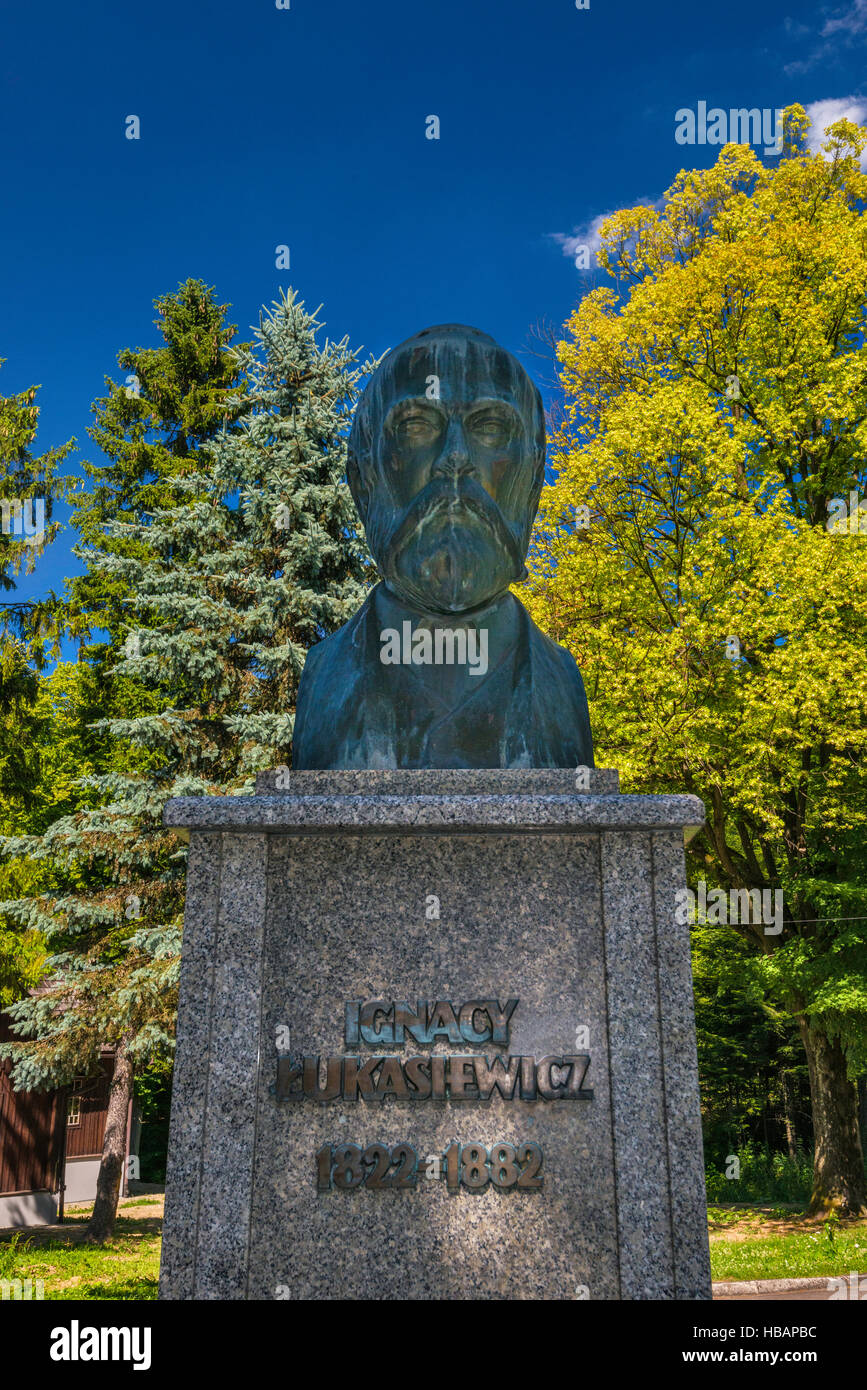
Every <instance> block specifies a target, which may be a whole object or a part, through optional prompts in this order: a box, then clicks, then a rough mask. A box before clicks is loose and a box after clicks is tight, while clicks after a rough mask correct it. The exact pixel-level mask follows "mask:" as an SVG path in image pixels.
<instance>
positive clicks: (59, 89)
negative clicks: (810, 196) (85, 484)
mask: <svg viewBox="0 0 867 1390" xmlns="http://www.w3.org/2000/svg"><path fill="white" fill-rule="evenodd" d="M3 28H4V43H3V51H2V55H0V68H2V83H0V129H2V130H3V131H4V136H5V138H4V141H3V147H4V180H3V181H4V188H5V190H6V194H7V202H6V207H5V210H4V216H3V218H2V222H0V248H2V254H0V357H4V358H6V359H7V361H6V365H5V366H4V367H3V369H2V371H0V391H2V392H3V393H4V394H11V393H13V392H16V391H20V390H23V389H25V388H26V387H28V386H30V385H31V384H35V383H40V384H41V386H42V390H41V391H40V393H39V397H38V401H39V403H41V407H42V412H41V416H40V433H39V436H38V439H37V448H38V449H39V450H41V449H44V448H47V447H49V446H50V445H53V444H59V443H61V442H62V441H64V440H65V439H67V438H69V437H70V436H71V435H75V436H76V437H77V439H78V444H79V449H80V452H81V454H83V455H84V456H85V457H88V458H92V459H93V458H96V457H97V451H96V449H95V446H94V445H93V444H92V443H91V441H90V440H89V439H88V437H87V434H86V429H87V425H88V424H89V423H90V419H91V415H90V405H91V402H92V401H93V400H94V398H95V397H96V396H97V395H99V394H101V393H102V390H103V378H104V376H105V375H106V374H112V375H114V376H115V378H116V379H119V378H120V375H121V374H120V372H119V369H118V368H117V365H116V354H117V352H118V350H119V349H120V348H121V347H123V346H147V345H150V344H155V343H156V342H157V335H156V330H155V329H154V328H153V326H152V320H153V318H154V311H153V303H152V302H153V300H154V298H155V297H156V296H157V295H159V294H162V293H164V292H167V291H171V290H173V289H175V288H176V286H177V284H178V283H179V281H182V280H184V279H186V278H187V277H188V276H196V277H199V278H201V279H203V280H205V281H206V282H207V283H208V284H212V285H214V286H215V287H216V290H217V292H218V294H219V296H220V299H221V300H222V301H224V302H225V301H228V302H229V303H231V305H232V321H233V322H236V323H238V325H239V327H240V329H241V335H244V334H245V333H246V330H247V329H248V326H249V325H250V324H251V323H252V322H253V321H254V320H255V319H256V318H257V315H258V307H259V305H260V304H261V303H263V302H270V301H271V300H272V299H273V298H274V297H275V295H276V293H277V289H278V287H279V286H280V285H288V284H291V285H293V286H294V287H295V288H296V289H297V290H298V292H299V293H300V295H301V296H302V298H303V299H304V300H305V301H306V303H307V305H308V306H309V307H311V308H313V307H315V306H316V305H317V304H319V303H320V302H321V303H323V304H324V310H323V314H322V317H323V318H324V319H325V321H326V323H327V331H328V333H329V335H330V336H332V337H338V338H339V337H342V336H343V334H344V333H347V334H349V337H350V341H351V342H352V343H353V345H356V346H363V347H364V348H365V349H366V350H368V351H372V352H374V353H376V354H379V353H381V352H382V351H384V350H385V349H386V348H388V347H390V346H392V345H393V344H394V343H397V342H399V341H401V340H402V339H403V338H406V337H408V336H409V335H410V334H411V333H413V332H414V331H416V330H417V329H419V328H421V327H424V326H425V325H428V324H432V323H442V322H448V321H452V320H458V321H461V322H465V323H470V324H474V325H476V326H477V327H479V328H482V329H484V330H485V331H487V332H489V333H492V334H493V335H494V336H495V337H497V338H498V339H500V340H501V341H502V342H503V343H504V344H506V345H507V346H508V347H510V348H511V349H512V350H513V351H518V352H520V351H521V350H522V349H524V350H529V349H530V348H531V347H532V340H531V330H532V326H533V324H534V323H536V322H538V321H539V320H541V319H545V320H548V321H551V322H553V323H555V324H558V325H559V324H561V323H562V322H563V321H564V319H565V318H566V317H567V315H568V314H569V311H570V309H571V308H572V306H573V304H574V303H575V301H576V299H577V298H578V297H579V296H580V294H581V292H582V289H583V288H585V287H586V286H587V284H588V279H589V278H594V276H593V272H591V273H590V277H588V275H587V274H586V273H582V272H581V271H579V270H577V269H576V267H575V263H574V255H573V254H566V252H567V251H569V249H570V247H571V246H572V245H573V242H572V241H570V240H569V238H570V237H572V238H573V239H574V241H587V242H589V243H590V244H592V233H593V228H594V226H596V225H598V220H599V219H600V218H601V216H602V215H604V214H605V213H607V212H609V211H612V210H614V209H616V208H618V207H623V206H628V205H630V204H633V203H635V202H638V201H646V200H654V199H658V198H659V197H660V195H661V194H662V193H663V191H664V190H665V189H666V188H667V187H668V186H669V185H670V184H671V182H672V181H673V179H674V178H675V176H676V174H677V172H678V170H679V169H680V168H682V167H698V166H706V165H709V164H710V163H712V162H713V160H714V158H715V157H716V154H717V153H718V151H717V149H716V148H714V147H713V146H710V145H692V146H684V145H679V144H677V143H676V142H675V139H674V132H675V124H676V123H675V113H676V112H677V111H678V110H679V109H681V108H693V109H696V108H697V106H698V103H699V102H700V101H704V102H706V104H707V106H708V107H719V108H723V109H725V110H728V109H730V108H733V107H758V108H771V109H773V108H779V107H783V106H786V105H787V104H789V103H790V102H792V101H801V102H802V103H803V104H804V105H805V106H808V107H810V106H815V111H816V114H817V116H819V117H820V118H824V119H825V121H826V122H827V120H828V119H833V118H834V117H835V116H836V115H838V114H841V113H842V112H843V111H844V110H845V111H847V112H848V113H850V114H852V115H853V116H854V118H856V119H862V120H863V119H864V118H865V116H867V100H862V98H861V90H862V82H863V85H864V87H865V89H867V80H864V79H863V78H862V73H863V63H864V57H865V46H867V0H854V3H853V0H847V3H844V4H842V5H839V6H834V5H830V6H827V7H822V6H807V5H805V4H803V3H801V4H800V5H799V7H798V8H797V9H795V8H793V5H792V3H791V0H786V3H768V2H767V0H764V3H762V4H761V5H758V4H756V3H755V0H734V3H728V4H726V5H700V4H697V3H695V0H689V3H683V2H682V0H673V2H672V0H668V2H667V3H665V4H660V3H657V4H653V3H643V4H639V3H636V0H590V8H589V9H587V10H578V9H577V8H576V6H575V3H574V0H499V2H498V0H460V3H459V2H458V0H440V2H439V3H435V0H429V2H428V0H367V3H366V4H362V3H359V0H291V8H290V9H288V10H278V9H277V8H276V5H275V3H274V0H237V2H236V3H227V0H211V3H209V4H207V5H206V4H203V3H202V2H201V0H198V3H195V4H194V3H191V0H174V2H173V3H171V4H169V3H167V0H148V3H147V4H146V5H118V4H117V3H116V0H115V3H107V2H106V0H89V3H88V4H87V5H86V6H84V7H77V6H70V5H68V4H60V3H56V0H48V3H45V2H43V3H40V4H39V5H38V6H34V5H30V6H26V5H20V6H15V7H11V6H10V7H8V8H7V11H6V13H5V14H4V21H3ZM819 103H821V105H818V104H819ZM129 115H137V116H138V117H139V119H140V122H141V138H140V139H139V140H128V139H127V138H126V137H125V129H126V124H125V123H126V118H127V117H128V116H129ZM430 115H436V116H438V117H439V120H440V138H439V140H429V139H426V138H425V124H426V118H427V117H428V116H430ZM283 244H285V245H288V246H289V248H290V256H291V269H290V270H289V271H286V270H277V269H276V266H275V249H276V247H277V246H279V245H283ZM597 275H598V272H597ZM524 361H525V363H526V364H527V366H528V368H529V369H530V370H531V371H532V372H535V373H536V374H537V375H541V376H544V375H545V373H546V371H547V368H546V367H545V364H544V363H543V362H541V361H540V360H539V359H536V358H534V357H532V356H525V358H524ZM63 514H64V511H63V509H61V513H60V515H61V516H62V515H63ZM72 540H73V536H72V535H71V533H70V532H69V531H66V532H65V533H63V535H62V536H61V538H60V539H59V540H58V541H57V542H56V543H55V544H54V545H53V546H52V547H51V549H50V550H49V551H48V552H47V553H46V555H45V556H44V557H43V558H42V559H41V560H40V562H39V564H38V566H37V569H36V572H35V574H34V575H33V576H32V577H30V578H22V580H21V582H20V585H19V594H20V595H21V596H22V597H27V596H29V595H32V594H37V593H44V592H45V591H46V590H47V588H48V587H55V588H58V587H59V586H60V585H61V584H62V579H63V576H64V575H65V574H67V573H70V572H72V568H73V566H77V562H75V561H74V560H73V559H72V557H71V556H70V553H69V547H70V545H71V543H72Z"/></svg>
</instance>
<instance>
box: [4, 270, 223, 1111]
mask: <svg viewBox="0 0 867 1390" xmlns="http://www.w3.org/2000/svg"><path fill="white" fill-rule="evenodd" d="M156 307H157V309H158V312H159V318H158V320H157V323H158V326H159V328H160V331H161V334H162V337H163V345H162V346H160V347H158V348H154V349H141V348H140V349H137V350H135V351H132V350H127V351H124V352H122V353H121V354H120V356H119V361H120V364H121V366H122V367H125V368H127V369H128V370H129V371H130V375H131V376H133V375H134V377H135V380H134V381H128V382H124V383H123V384H116V383H113V382H111V381H109V382H108V386H109V392H108V395H107V396H106V397H105V398H103V399H102V400H101V401H99V402H97V405H96V408H95V409H96V423H95V425H94V427H93V430H92V431H91V433H92V435H93V437H94V438H95V439H96V440H97V442H99V443H100V445H101V446H102V447H103V448H104V450H105V452H106V455H107V459H108V461H107V463H105V464H104V465H102V466H99V467H96V466H93V465H90V464H87V465H85V470H86V473H87V476H88V478H89V479H90V481H91V487H90V490H89V491H88V492H87V493H86V494H85V495H82V496H80V497H78V498H77V499H76V506H75V519H76V524H77V526H78V527H79V530H80V532H81V534H82V537H83V539H84V541H86V543H87V551H86V553H87V554H88V556H89V557H90V558H91V560H92V561H93V563H91V564H90V565H89V567H88V571H87V573H86V574H84V575H83V576H80V577H79V578H77V579H75V580H73V581H71V584H70V591H69V596H68V602H67V606H66V610H65V618H66V622H67V626H68V630H69V631H71V632H72V633H73V635H77V636H79V637H80V638H81V640H82V647H81V658H82V659H81V660H80V661H79V663H78V665H77V666H75V667H70V666H66V665H63V664H61V665H60V666H59V667H58V668H57V670H56V671H55V673H54V674H53V675H52V677H51V678H50V679H49V680H48V681H46V682H44V683H43V686H42V688H41V691H40V696H39V698H38V699H37V701H36V703H35V705H33V706H32V710H33V718H34V719H36V720H37V721H39V722H40V734H41V737H40V739H39V740H37V741H36V743H35V745H34V744H31V749H32V752H31V757H32V758H37V757H38V763H39V765H38V768H37V767H35V766H34V767H33V768H32V769H31V775H32V785H33V790H32V791H31V792H30V795H29V804H28V805H27V806H25V805H24V804H23V802H22V804H21V805H19V807H18V808H17V811H18V814H17V815H10V817H9V818H7V823H6V824H4V825H2V826H0V830H2V831H3V832H5V833H4V834H3V836H2V838H0V853H2V854H3V855H4V856H5V858H6V860H7V865H6V869H5V870H4V871H3V872H4V881H3V886H4V887H6V886H7V884H8V885H9V886H10V887H11V888H12V890H13V892H14V890H15V889H16V888H18V896H15V897H13V896H9V897H7V898H6V899H5V901H3V902H2V903H0V921H2V922H3V925H4V929H5V931H6V933H7V937H9V936H14V935H15V934H16V933H17V935H18V939H19V940H20V941H22V942H23V941H28V940H34V939H38V940H41V941H42V942H43V943H44V949H46V950H47V951H48V952H49V953H50V954H49V955H48V957H47V959H46V961H45V964H44V969H45V978H44V979H43V980H42V982H41V985H40V990H39V993H38V994H37V995H35V996H30V997H27V998H23V999H19V1000H18V1002H17V1003H16V1004H15V1005H14V1007H13V1009H12V1010H10V1012H11V1014H12V1016H13V1017H14V1019H15V1020H16V1023H17V1024H18V1025H19V1027H18V1035H19V1037H21V1038H23V1039H26V1040H27V1041H23V1042H19V1043H12V1044H8V1045H6V1047H5V1049H4V1050H5V1052H6V1054H7V1055H9V1056H12V1057H13V1058H14V1059H15V1063H16V1065H15V1071H14V1076H15V1082H16V1085H18V1086H19V1087H21V1086H35V1085H39V1084H42V1085H44V1084H53V1083H57V1082H62V1081H65V1080H67V1079H69V1077H70V1076H71V1075H73V1074H75V1073H88V1072H92V1071H93V1070H94V1069H95V1068H96V1065H97V1062H98V1057H99V1049H100V1047H101V1046H106V1045H115V1046H122V1047H123V1048H124V1049H125V1051H126V1052H127V1053H128V1054H129V1055H130V1056H131V1057H132V1058H133V1060H134V1061H135V1062H136V1063H138V1064H141V1063H143V1062H145V1061H146V1060H147V1059H148V1058H150V1057H152V1056H159V1055H164V1054H165V1053H166V1052H167V1051H169V1050H170V1049H171V1046H172V1035H173V1031H174V1000H175V996H176V985H177V973H178V952H179V940H180V918H181V910H182V880H183V853H182V850H181V848H180V847H179V845H178V843H177V841H176V839H175V837H173V836H171V835H168V834H166V833H165V832H163V830H162V828H161V825H160V823H159V807H158V806H157V807H155V806H154V805H153V804H147V805H144V806H142V805H138V804H132V803H131V802H130V801H129V799H128V798H127V799H124V795H123V789H124V787H125V786H127V784H128V782H129V779H132V781H133V783H134V785H136V786H138V785H139V782H138V779H140V777H141V776H142V774H143V773H145V772H146V771H148V770H149V769H153V768H154V767H155V766H156V765H157V764H158V762H159V758H158V757H156V756H155V755H153V754H151V753H148V752H147V751H146V750H144V751H143V750H141V749H139V748H137V747H132V746H130V745H129V744H127V743H125V742H124V741H123V740H122V739H119V738H117V737H111V736H106V731H105V729H104V727H103V726H102V723H101V721H104V720H106V718H108V719H110V718H111V717H112V716H113V715H115V716H120V715H121V714H122V715H123V717H124V718H125V719H135V718H142V719H146V718H147V717H148V716H149V715H150V714H152V713H153V712H154V711H155V710H156V709H158V708H159V703H160V695H159V694H158V693H155V692H153V691H150V690H149V689H148V688H147V686H146V685H144V684H143V683H142V682H140V681H138V680H136V679H135V678H134V677H133V676H131V675H130V674H129V673H127V672H124V671H118V670H117V669H116V667H117V649H118V647H119V645H120V643H121V642H122V640H123V637H124V636H125V633H126V630H127V628H128V625H129V621H130V614H129V610H130V608H131V609H132V610H133V612H134V613H136V614H137V615H138V616H139V617H140V618H145V617H146V614H145V613H144V612H143V610H142V609H141V606H140V604H139V602H138V596H137V595H136V593H135V592H134V591H133V590H131V589H130V588H129V587H126V586H125V585H124V583H123V580H122V578H120V577H118V575H117V574H116V573H111V572H110V568H111V560H112V558H114V557H115V555H116V552H117V551H118V550H119V551H121V552H125V550H126V549H127V548H128V546H129V541H128V540H127V539H124V540H121V541H118V540H117V539H116V538H115V536H114V535H113V534H112V533H111V528H110V526H109V524H108V522H109V518H111V517H116V516H117V515H118V514H120V515H124V516H134V517H136V519H141V518H142V517H143V516H144V514H145V508H146V507H147V506H148V505H153V504H154V503H155V502H159V501H160V500H164V499H165V498H166V497H168V496H169V495H171V494H170V489H171V487H172V484H173V481H174V479H175V478H176V476H178V475H179V474H183V473H184V472H185V471H186V472H190V471H193V470H195V469H196V468H197V467H203V468H205V467H206V466H207V464H206V462H205V460H204V459H203V460H202V461H201V462H199V461H198V450H199V449H200V448H201V449H204V447H205V445H206V443H207V441H208V440H210V439H211V438H213V436H214V435H215V434H216V433H217V431H218V429H222V426H223V422H224V420H225V419H226V418H227V415H228V414H229V413H230V410H231V407H230V406H229V405H228V403H227V396H228V391H229V388H230V387H233V386H235V385H237V383H238V380H239V378H238V370H237V364H236V362H235V360H234V358H232V357H231V356H230V354H229V350H228V346H229V343H230V341H231V339H232V337H233V335H234V329H233V328H232V327H230V326H226V325H225V323H224V312H225V311H224V307H223V306H220V305H218V304H217V303H216V302H215V300H214V297H213V292H212V291H211V290H208V289H207V288H206V286H204V285H203V284H202V283H201V282H199V281H187V282H186V284H184V285H182V286H181V287H180V288H179V290H178V292H177V294H176V295H173V296H164V297H163V298H162V299H160V300H158V301H157V306H156ZM147 548H148V547H147V540H146V538H145V539H143V540H141V541H140V542H139V543H138V545H137V548H136V554H137V556H138V557H139V558H140V557H141V556H143V555H144V554H146V553H147ZM82 553H85V552H84V551H82ZM98 561H103V562H104V563H103V567H102V568H100V567H99V564H98V563H97V562H98ZM94 630H98V634H99V636H98V640H96V641H94V642H91V643H90V645H87V642H88V639H89V637H90V635H91V634H92V633H93V631H94ZM37 750H38V751H37ZM28 780H30V778H28ZM145 801H146V802H147V797H145ZM12 810H13V811H14V810H15V808H14V807H13V808H12ZM9 821H11V824H9ZM15 832H17V833H15ZM24 864H26V866H27V868H26V871H25V870H23V869H22V867H21V866H22V865H24ZM25 872H26V875H29V877H25V878H24V879H22V878H21V875H22V873H25ZM9 874H11V876H12V878H11V882H10V879H9V876H8V875H9ZM22 889H23V890H24V891H23V892H22V891H21V890H22ZM9 954H11V953H9ZM31 983H32V975H31V977H30V978H28V977H27V976H26V974H25V972H24V971H23V970H22V969H21V968H19V969H18V972H17V987H18V989H19V990H20V988H21V987H22V986H23V985H25V984H31Z"/></svg>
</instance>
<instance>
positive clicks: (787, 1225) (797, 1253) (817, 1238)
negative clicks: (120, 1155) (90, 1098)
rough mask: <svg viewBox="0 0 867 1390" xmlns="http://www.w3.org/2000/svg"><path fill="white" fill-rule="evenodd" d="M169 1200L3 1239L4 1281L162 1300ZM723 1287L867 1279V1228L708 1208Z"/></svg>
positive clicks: (143, 1201)
mask: <svg viewBox="0 0 867 1390" xmlns="http://www.w3.org/2000/svg"><path fill="white" fill-rule="evenodd" d="M162 1212H163V1202H162V1197H159V1196H153V1197H136V1198H134V1199H133V1200H131V1201H127V1202H122V1203H121V1205H120V1209H119V1214H118V1219H117V1224H116V1226H115V1233H114V1237H113V1239H112V1240H111V1241H109V1243H108V1244H107V1245H105V1246H93V1245H87V1244H85V1243H84V1242H83V1241H82V1236H83V1234H84V1228H85V1226H86V1224H87V1218H88V1216H89V1214H90V1208H89V1207H84V1206H79V1207H71V1208H69V1215H68V1220H67V1221H66V1222H65V1223H64V1225H63V1226H62V1227H49V1228H46V1229H44V1230H43V1229H41V1228H38V1227H37V1228H36V1229H34V1230H31V1231H27V1232H24V1231H15V1232H14V1233H13V1234H12V1235H11V1236H10V1235H2V1236H0V1279H21V1280H22V1281H23V1280H25V1279H32V1280H33V1281H36V1280H37V1279H41V1280H42V1281H43V1284H44V1290H45V1298H46V1299H86V1300H92V1299H122V1300H129V1299H152V1298H156V1296H157V1281H158V1277H159V1263H160V1240H161V1231H162ZM708 1229H709V1232H710V1254H711V1269H712V1272H713V1277H714V1279H715V1280H720V1281H722V1280H733V1279H792V1278H804V1277H809V1276H814V1275H841V1274H842V1275H847V1274H849V1273H851V1272H852V1271H857V1272H858V1273H862V1274H864V1273H867V1221H838V1220H826V1219H813V1218H808V1217H807V1216H806V1215H805V1208H804V1206H803V1205H802V1204H798V1203H794V1202H788V1203H778V1204H776V1205H763V1206H746V1205H743V1206H711V1207H709V1208H708Z"/></svg>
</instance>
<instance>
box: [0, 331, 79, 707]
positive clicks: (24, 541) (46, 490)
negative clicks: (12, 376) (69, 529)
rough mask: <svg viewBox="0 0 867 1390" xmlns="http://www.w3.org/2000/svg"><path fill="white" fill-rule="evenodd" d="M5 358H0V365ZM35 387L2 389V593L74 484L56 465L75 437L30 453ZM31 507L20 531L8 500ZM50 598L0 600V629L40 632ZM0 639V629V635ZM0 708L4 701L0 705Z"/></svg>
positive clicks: (35, 553) (44, 541) (50, 530)
mask: <svg viewBox="0 0 867 1390" xmlns="http://www.w3.org/2000/svg"><path fill="white" fill-rule="evenodd" d="M5 360H6V359H5V358H0V367H2V365H3V362H4V361H5ZM38 389H39V388H38V387H36V386H31V387H30V388H29V389H28V390H27V391H22V392H20V393H19V394H18V395H15V396H2V395H0V502H6V503H7V504H10V505H9V507H8V513H9V514H8V516H6V515H4V517H3V520H4V522H5V525H3V526H0V594H2V593H8V592H9V591H10V590H12V589H14V588H15V579H14V576H15V575H16V574H18V573H20V571H21V570H22V569H23V570H24V572H25V573H26V574H32V573H33V571H34V568H35V566H36V561H37V559H38V558H39V556H40V555H41V554H42V553H43V551H44V550H45V547H46V546H47V545H50V543H51V541H52V540H53V539H54V537H55V536H56V535H57V532H58V530H59V523H58V522H56V521H53V520H52V513H53V510H54V503H55V501H56V500H57V499H58V498H59V497H64V496H66V495H67V493H68V492H69V491H70V490H71V488H72V487H73V483H74V480H73V479H72V478H71V477H68V476H62V475H61V474H60V473H59V472H58V469H59V467H60V465H61V463H62V462H63V461H64V459H65V458H66V457H67V456H68V455H69V453H70V452H71V451H72V449H73V447H74V443H75V441H74V440H69V442H68V443H66V444H62V445H60V446H59V447H58V448H55V449H49V450H48V451H47V452H46V453H44V454H42V455H41V456H40V457H38V458H34V456H33V453H32V450H31V446H32V444H33V442H34V440H35V439H36V432H37V429H38V424H39V406H37V405H35V404H34V401H35V399H36V392H37V390H38ZM28 500H29V504H30V508H31V511H30V513H29V515H28V519H29V520H30V521H32V523H33V529H34V534H33V535H31V536H27V535H25V534H24V519H23V518H22V517H21V516H19V517H18V518H17V532H18V534H16V520H15V519H14V517H13V512H12V510H11V504H12V503H13V501H14V502H18V503H26V502H27V501H28ZM37 500H41V503H42V504H43V507H44V517H43V519H44V523H45V525H44V529H42V530H41V531H40V529H39V527H38V519H39V516H38V511H37V509H36V503H37ZM52 606H53V605H52V601H51V600H47V601H46V602H45V603H41V604H40V603H36V604H33V603H25V604H22V603H16V602H15V601H14V600H2V601H0V629H2V628H6V629H9V628H11V629H13V630H15V629H17V631H18V632H19V634H22V633H24V634H29V635H33V634H34V633H36V634H37V635H39V634H41V632H42V628H43V625H44V624H45V622H46V620H47V617H48V615H49V613H50V611H51V610H52ZM2 640H4V639H3V636H2V630H0V641H2ZM0 708H2V706H0Z"/></svg>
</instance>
